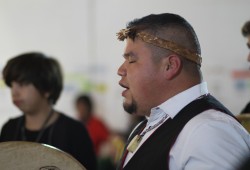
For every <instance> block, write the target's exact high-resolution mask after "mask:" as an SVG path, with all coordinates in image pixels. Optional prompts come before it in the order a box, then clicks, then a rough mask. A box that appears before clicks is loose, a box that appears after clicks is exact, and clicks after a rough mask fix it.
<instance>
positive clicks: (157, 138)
mask: <svg viewBox="0 0 250 170" xmlns="http://www.w3.org/2000/svg"><path fill="white" fill-rule="evenodd" d="M208 109H215V110H219V111H221V112H224V113H226V114H229V115H231V116H233V114H232V113H231V112H230V111H229V110H227V109H226V108H225V107H224V106H223V105H222V104H221V103H220V102H219V101H217V100H216V99H215V98H214V97H212V96H211V95H207V96H205V97H202V98H199V99H197V100H195V101H193V102H191V103H190V104H188V105H187V106H185V107H184V108H183V109H182V110H181V111H180V112H179V113H178V114H177V115H176V116H175V117H174V118H173V119H171V118H170V119H168V120H166V121H165V122H164V123H163V124H162V125H161V126H160V127H159V128H158V129H156V131H155V132H154V133H153V134H152V135H151V136H150V137H149V138H148V139H147V140H146V141H145V142H144V143H143V144H142V146H141V147H140V148H139V149H138V150H137V152H136V153H135V154H134V156H133V157H132V158H131V159H130V161H129V162H128V163H127V164H126V165H125V167H124V168H122V167H121V166H122V165H121V164H120V165H119V166H120V167H119V166H118V168H117V169H118V170H120V169H124V170H134V169H143V170H153V169H157V170H167V169H169V166H168V161H169V152H170V150H171V147H172V146H173V145H174V143H175V140H176V138H177V137H178V135H179V133H180V132H181V130H182V129H183V127H184V126H185V125H186V123H187V122H188V121H189V120H190V119H192V118H193V117H194V116H196V115H198V114H200V113H201V112H203V111H205V110H208ZM145 123H146V121H144V122H143V123H142V124H145ZM142 124H141V125H140V126H139V128H141V127H142V126H143V125H142ZM136 131H138V129H136V130H135V133H133V134H132V135H131V137H130V139H129V140H128V143H129V142H130V141H131V139H133V138H134V136H135V135H136ZM139 131H140V130H139Z"/></svg>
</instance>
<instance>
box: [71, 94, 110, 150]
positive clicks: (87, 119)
mask: <svg viewBox="0 0 250 170" xmlns="http://www.w3.org/2000/svg"><path fill="white" fill-rule="evenodd" d="M75 107H76V112H77V118H78V119H79V120H80V121H81V122H82V123H83V124H84V125H85V126H86V128H87V130H88V132H89V135H90V137H91V139H92V141H93V144H94V149H95V152H96V154H97V155H98V154H99V150H100V146H101V144H102V143H103V142H106V141H107V140H108V137H109V135H110V133H109V129H108V127H107V126H106V125H105V123H104V122H103V121H102V120H101V119H100V118H98V117H97V116H96V115H95V114H94V113H93V101H92V98H91V97H90V95H85V94H81V95H79V96H78V97H77V99H76V102H75Z"/></svg>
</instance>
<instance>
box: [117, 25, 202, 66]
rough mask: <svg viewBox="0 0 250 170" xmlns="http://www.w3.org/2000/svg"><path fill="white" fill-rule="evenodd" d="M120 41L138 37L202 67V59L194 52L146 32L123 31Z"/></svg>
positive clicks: (119, 33) (118, 34)
mask: <svg viewBox="0 0 250 170" xmlns="http://www.w3.org/2000/svg"><path fill="white" fill-rule="evenodd" d="M117 36H118V39H119V40H120V41H123V40H124V39H126V38H128V37H129V38H131V37H137V38H140V39H141V40H142V41H144V42H146V43H149V44H152V45H154V46H157V47H161V48H165V49H168V50H170V51H173V52H175V53H176V54H179V55H181V56H183V57H185V58H186V59H188V60H190V61H193V62H195V63H197V64H198V65H201V61H202V58H201V56H200V55H199V54H196V53H194V52H192V51H191V50H189V49H187V48H185V47H183V46H181V45H179V44H177V43H174V42H172V41H168V40H164V39H162V38H159V37H156V36H153V35H150V34H148V33H146V32H138V33H134V34H133V32H131V30H130V29H122V30H121V31H120V32H118V33H117Z"/></svg>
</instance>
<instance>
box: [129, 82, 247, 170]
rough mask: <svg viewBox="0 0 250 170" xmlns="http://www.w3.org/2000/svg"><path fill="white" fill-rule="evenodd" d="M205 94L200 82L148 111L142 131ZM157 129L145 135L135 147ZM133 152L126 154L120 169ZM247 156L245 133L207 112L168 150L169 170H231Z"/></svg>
mask: <svg viewBox="0 0 250 170" xmlns="http://www.w3.org/2000/svg"><path fill="white" fill-rule="evenodd" d="M207 93H208V90H207V85H206V83H205V82H203V83H201V84H198V85H196V86H194V87H191V88H190V89H187V90H185V91H183V92H181V93H179V94H177V95H176V96H174V97H172V98H170V99H169V100H167V101H165V102H164V103H162V104H161V105H159V106H158V107H156V108H153V109H151V114H150V117H149V118H148V123H147V125H146V127H145V129H147V127H149V126H153V125H154V124H156V123H157V122H159V121H160V120H161V119H162V117H163V116H165V115H166V114H167V115H168V116H169V117H170V118H174V117H175V116H176V115H177V113H178V112H179V111H180V110H181V109H183V108H184V107H185V106H186V105H188V104H189V103H191V102H192V101H193V100H195V99H197V98H199V97H200V96H202V95H204V94H207ZM165 121H166V120H165ZM158 127H159V126H158ZM158 127H156V128H154V129H153V130H151V131H149V132H147V133H146V134H145V136H144V137H143V138H142V140H141V142H140V144H139V147H140V146H141V145H142V144H143V143H144V142H145V141H146V139H147V138H148V137H149V136H150V135H151V134H152V133H153V132H154V131H155V130H156V129H157V128H158ZM156 145H157V144H156ZM139 147H138V148H139ZM138 148H137V150H138ZM137 150H135V151H134V152H133V153H131V152H129V153H128V155H127V157H126V159H125V162H124V166H125V165H126V164H127V163H128V162H129V160H130V159H131V158H132V157H133V155H134V154H135V153H136V151H137ZM247 156H250V135H249V133H248V132H247V131H246V130H245V129H244V128H243V127H242V126H241V125H240V123H238V122H237V121H236V120H235V119H234V118H232V117H231V116H229V115H227V114H225V113H222V112H220V111H216V110H207V111H204V112H202V113H201V114H199V115H197V116H195V117H194V118H192V119H191V120H190V121H189V122H188V123H187V124H186V125H185V127H184V128H183V130H182V131H181V133H180V134H179V136H178V138H177V140H176V142H175V144H174V145H173V147H172V148H171V150H170V160H169V169H170V170H215V169H216V170H217V169H218V170H231V169H232V170H233V169H236V168H237V166H239V164H241V163H242V161H243V160H244V159H245V158H246V157H247Z"/></svg>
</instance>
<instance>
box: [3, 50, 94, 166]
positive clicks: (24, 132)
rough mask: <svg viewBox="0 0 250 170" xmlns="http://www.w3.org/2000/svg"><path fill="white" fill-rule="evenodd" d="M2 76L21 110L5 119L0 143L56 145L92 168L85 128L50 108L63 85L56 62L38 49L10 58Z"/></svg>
mask: <svg viewBox="0 0 250 170" xmlns="http://www.w3.org/2000/svg"><path fill="white" fill-rule="evenodd" d="M3 79H4V82H5V84H6V85H7V86H8V87H10V90H11V97H12V101H13V104H14V105H15V106H16V107H17V108H18V109H20V111H21V112H22V113H23V114H22V115H21V116H19V117H16V118H13V119H10V120H9V121H7V122H6V123H5V124H4V125H3V127H2V130H1V135H0V142H4V141H30V142H37V143H44V144H49V145H52V146H54V147H56V148H59V149H61V150H63V151H65V152H67V153H69V154H71V155H72V156H73V157H75V158H76V159H77V160H78V161H79V162H80V163H82V164H83V165H84V166H85V167H86V168H87V169H88V170H95V169H96V156H95V153H94V149H93V144H92V142H91V139H90V136H89V134H88V132H87V130H86V128H85V127H84V126H83V125H82V124H81V123H80V122H78V121H76V120H74V119H72V118H70V117H68V116H66V115H65V114H63V113H61V112H60V111H58V110H55V109H54V105H55V104H56V102H57V100H58V98H59V96H60V93H61V90H62V88H63V76H62V72H61V67H60V64H59V63H58V61H57V60H56V59H54V58H51V57H48V56H46V55H44V54H42V53H39V52H30V53H25V54H21V55H18V56H16V57H14V58H11V59H10V60H9V61H8V62H7V64H6V66H5V67H4V68H3Z"/></svg>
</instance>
